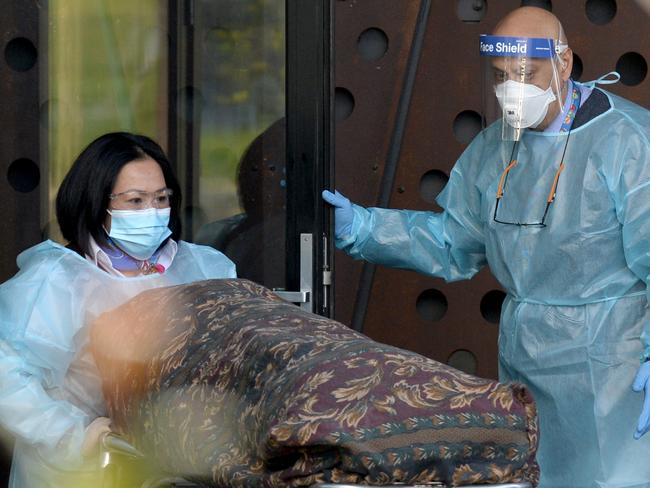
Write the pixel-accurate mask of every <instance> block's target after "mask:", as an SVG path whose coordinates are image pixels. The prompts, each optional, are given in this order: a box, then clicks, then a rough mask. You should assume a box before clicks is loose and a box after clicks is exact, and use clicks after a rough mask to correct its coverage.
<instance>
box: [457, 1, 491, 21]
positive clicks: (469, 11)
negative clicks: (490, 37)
mask: <svg viewBox="0 0 650 488" xmlns="http://www.w3.org/2000/svg"><path fill="white" fill-rule="evenodd" d="M486 13H487V0H457V2H456V15H458V18H459V19H460V20H462V21H463V22H480V21H481V20H482V19H483V17H485V14H486Z"/></svg>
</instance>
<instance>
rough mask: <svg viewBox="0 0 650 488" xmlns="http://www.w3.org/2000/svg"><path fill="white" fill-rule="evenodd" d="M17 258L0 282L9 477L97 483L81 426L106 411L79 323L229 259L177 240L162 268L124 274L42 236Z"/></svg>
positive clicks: (230, 271)
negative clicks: (11, 455) (174, 251)
mask: <svg viewBox="0 0 650 488" xmlns="http://www.w3.org/2000/svg"><path fill="white" fill-rule="evenodd" d="M18 267H19V269H20V271H19V272H18V273H17V274H16V275H15V276H14V277H13V278H11V279H10V280H8V281H7V282H5V283H4V284H2V285H0V421H1V422H2V425H3V427H4V428H5V429H7V430H9V431H10V432H11V433H12V434H14V436H15V437H16V443H15V448H14V459H13V465H12V471H11V480H10V483H9V485H10V487H21V488H22V487H30V488H31V487H46V486H56V487H60V486H72V487H74V486H80V487H85V486H99V485H98V484H97V481H96V480H95V479H94V476H95V475H96V474H95V473H94V472H93V471H94V470H95V468H96V467H97V460H96V459H92V460H83V459H82V457H81V453H80V449H81V444H82V441H83V438H84V429H85V427H86V426H87V425H88V424H89V423H90V422H91V421H92V420H93V419H94V418H95V417H97V416H103V415H106V413H105V411H104V406H103V400H102V396H101V385H100V379H99V376H98V372H97V369H96V367H95V366H94V361H93V360H92V357H91V355H90V353H89V350H88V347H87V346H88V328H87V327H85V326H87V325H89V324H91V323H92V322H93V321H94V319H96V318H97V317H98V316H99V315H100V314H101V313H102V312H104V311H107V310H110V309H112V308H114V307H116V306H118V305H120V304H122V303H124V302H125V301H127V300H128V299H130V298H131V297H133V296H135V295H137V294H138V293H140V292H141V291H143V290H147V289H150V288H155V287H160V286H168V285H176V284H182V283H188V282H192V281H197V280H204V279H209V278H227V277H235V266H234V264H233V263H232V262H231V261H230V260H229V259H228V258H227V257H225V256H224V255H223V254H221V253H220V252H218V251H216V250H214V249H212V248H208V247H205V246H197V245H194V244H189V243H187V242H183V241H181V242H179V243H178V252H177V254H176V256H175V258H174V261H173V262H172V264H171V266H170V267H169V268H168V269H167V270H166V271H165V273H164V274H162V275H158V274H152V275H146V276H139V277H124V278H122V277H117V276H113V275H109V274H108V273H106V272H104V271H102V270H101V269H99V268H98V267H96V266H94V265H93V264H91V263H90V262H89V261H87V260H86V259H84V258H82V257H81V256H80V255H78V254H77V253H75V252H73V251H70V250H68V249H66V248H65V247H63V246H60V245H59V244H56V243H54V242H52V241H46V242H43V243H41V244H38V245H37V246H34V247H32V248H30V249H28V250H26V251H25V252H23V253H22V254H20V255H19V256H18ZM71 474H72V475H74V476H70V475H71Z"/></svg>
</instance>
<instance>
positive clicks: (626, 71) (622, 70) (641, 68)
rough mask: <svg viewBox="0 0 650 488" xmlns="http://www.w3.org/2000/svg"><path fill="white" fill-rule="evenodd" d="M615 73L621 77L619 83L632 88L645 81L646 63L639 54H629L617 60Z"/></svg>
mask: <svg viewBox="0 0 650 488" xmlns="http://www.w3.org/2000/svg"><path fill="white" fill-rule="evenodd" d="M616 71H618V73H619V74H620V75H621V83H623V84H624V85H628V86H634V85H638V84H639V83H641V82H642V81H643V80H644V79H645V77H646V75H647V74H648V63H647V62H646V60H645V58H644V57H643V56H642V55H640V54H639V53H635V52H629V53H625V54H623V56H621V57H620V58H618V61H617V62H616Z"/></svg>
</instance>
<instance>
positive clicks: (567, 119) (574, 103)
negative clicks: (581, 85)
mask: <svg viewBox="0 0 650 488" xmlns="http://www.w3.org/2000/svg"><path fill="white" fill-rule="evenodd" d="M580 98H581V93H580V90H579V89H578V87H577V86H575V84H574V85H573V92H572V93H571V106H570V107H569V111H568V112H567V114H566V115H565V116H564V121H563V122H562V127H560V132H569V131H570V130H571V126H572V125H573V121H574V119H575V118H576V112H577V111H578V109H579V108H580Z"/></svg>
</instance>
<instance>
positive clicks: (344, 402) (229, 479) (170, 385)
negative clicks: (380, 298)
mask: <svg viewBox="0 0 650 488" xmlns="http://www.w3.org/2000/svg"><path fill="white" fill-rule="evenodd" d="M398 327H399V325H398V324H396V330H398ZM92 344H93V348H94V353H95V356H96V359H97V364H98V367H99V369H100V371H101V373H102V376H103V378H104V395H105V399H106V402H107V405H108V410H109V415H110V417H111V418H112V419H113V425H114V427H115V428H117V430H118V431H119V432H121V433H122V434H123V435H124V436H125V437H126V438H127V439H129V440H130V441H131V442H132V443H134V444H135V445H136V446H137V447H138V448H140V449H141V450H142V451H143V452H145V453H147V454H148V456H149V457H150V459H152V460H155V462H156V464H157V466H158V468H159V469H161V470H163V471H165V472H169V473H173V474H176V475H179V474H180V475H183V476H185V477H187V478H190V479H193V480H195V481H198V482H200V483H204V484H208V485H211V486H224V487H225V486H236V487H239V486H241V487H260V486H263V487H297V486H309V485H311V484H314V483H316V482H338V483H360V484H361V483H363V484H378V485H381V484H388V483H399V482H404V483H409V484H416V483H426V482H433V481H440V482H445V483H448V484H450V485H453V486H456V485H465V484H493V483H494V484H496V483H505V482H518V481H519V482H521V481H530V482H532V483H533V485H536V483H537V478H538V467H537V464H536V462H535V451H536V446H537V436H538V429H537V418H536V411H535V405H534V403H533V401H532V399H531V397H530V395H529V393H528V392H527V390H526V389H525V388H524V387H523V386H522V385H519V384H501V383H498V382H495V381H490V380H485V379H481V378H477V377H473V376H470V375H468V374H464V373H462V372H460V371H457V370H455V369H453V368H451V367H448V366H446V365H443V364H440V363H438V362H436V361H433V360H431V359H427V358H425V357H423V356H420V355H418V354H415V353H412V352H408V351H404V350H401V349H397V348H395V347H391V346H387V345H384V344H380V343H377V342H374V341H372V340H370V339H369V338H367V337H365V336H363V335H361V334H359V333H357V332H354V331H353V330H351V329H349V328H347V327H345V326H344V325H342V324H340V323H338V322H335V321H333V320H330V319H327V318H324V317H321V316H318V315H314V314H310V313H307V312H304V311H302V310H301V309H300V308H298V307H296V306H295V305H292V304H289V303H286V302H284V301H282V300H281V299H279V298H278V297H277V296H276V295H275V294H274V293H273V292H271V291H270V290H268V289H266V288H264V287H261V286H259V285H256V284H254V283H252V282H250V281H246V280H210V281H204V282H199V283H194V284H191V285H183V286H177V287H170V288H161V289H156V290H150V291H148V292H145V293H142V294H141V295H139V296H137V297H136V298H134V299H133V300H131V301H130V302H128V303H127V304H125V305H123V306H122V307H120V308H118V309H116V310H114V311H112V312H109V313H107V314H105V315H103V316H102V317H101V318H100V320H99V321H98V323H96V324H95V326H94V327H93V330H92Z"/></svg>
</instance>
